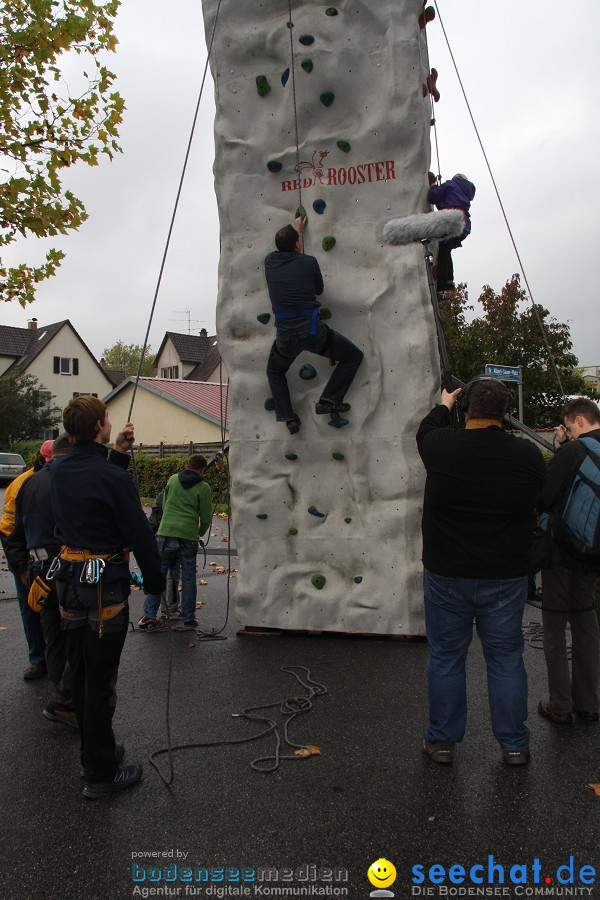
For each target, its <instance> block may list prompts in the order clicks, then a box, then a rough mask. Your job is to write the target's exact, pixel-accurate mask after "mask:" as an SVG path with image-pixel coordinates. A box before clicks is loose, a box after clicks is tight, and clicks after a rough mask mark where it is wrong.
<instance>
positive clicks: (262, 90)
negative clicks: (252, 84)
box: [256, 75, 271, 97]
mask: <svg viewBox="0 0 600 900" xmlns="http://www.w3.org/2000/svg"><path fill="white" fill-rule="evenodd" d="M256 90H257V91H258V96H259V97H266V96H267V94H268V93H269V91H270V90H271V85H270V84H269V82H268V81H267V76H266V75H257V76H256Z"/></svg>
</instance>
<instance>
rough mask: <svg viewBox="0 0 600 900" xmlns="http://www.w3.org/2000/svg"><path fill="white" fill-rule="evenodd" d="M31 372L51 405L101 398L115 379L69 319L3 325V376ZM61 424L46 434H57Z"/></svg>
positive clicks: (0, 361)
mask: <svg viewBox="0 0 600 900" xmlns="http://www.w3.org/2000/svg"><path fill="white" fill-rule="evenodd" d="M12 374H19V375H32V376H34V377H35V378H37V380H38V382H39V385H40V387H41V388H42V389H43V390H44V391H46V392H47V402H48V405H49V406H52V407H58V408H59V409H64V407H65V406H66V405H67V403H68V402H69V400H71V398H72V397H77V396H79V395H81V394H91V395H92V396H94V397H100V398H101V399H102V398H103V397H105V396H106V394H108V393H109V392H110V391H111V390H112V389H113V387H114V385H113V382H112V381H111V379H110V378H109V376H108V374H107V373H106V372H105V371H104V369H103V368H102V366H101V365H100V364H99V362H98V361H97V360H96V358H95V357H94V355H93V354H92V353H91V351H90V350H89V349H88V347H87V346H86V344H85V343H84V341H83V340H82V339H81V337H80V336H79V334H78V333H77V331H76V330H75V328H74V327H73V325H72V324H71V322H70V321H69V320H68V319H65V320H64V321H63V322H54V323H53V324H52V325H44V326H43V327H38V322H37V319H30V321H29V322H28V327H27V328H16V327H14V326H11V325H0V378H6V377H7V376H8V375H12ZM58 432H59V428H58V426H57V427H56V428H54V429H52V430H51V431H50V432H48V433H47V434H45V435H44V437H46V438H51V437H55V436H56V435H57V434H58Z"/></svg>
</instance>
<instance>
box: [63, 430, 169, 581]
mask: <svg viewBox="0 0 600 900" xmlns="http://www.w3.org/2000/svg"><path fill="white" fill-rule="evenodd" d="M115 463H116V465H115ZM128 463H129V456H128V455H127V454H126V453H118V452H116V451H114V450H112V451H111V453H110V462H109V456H108V450H107V448H106V447H105V446H104V445H103V444H97V443H95V442H93V441H86V442H85V443H83V444H75V445H74V446H73V449H72V450H70V451H69V452H68V453H66V454H65V455H64V456H62V457H60V458H59V459H56V460H55V461H54V462H53V464H52V467H51V469H50V486H51V496H52V509H53V511H54V515H55V517H56V532H55V533H56V537H57V542H58V543H59V544H66V545H67V546H69V547H79V548H82V549H85V550H93V551H95V552H97V553H104V552H106V551H109V550H118V549H121V548H123V547H132V548H133V552H134V554H135V559H136V562H137V564H138V565H139V567H140V569H141V570H142V576H143V579H144V587H145V588H146V590H147V591H148V593H151V594H160V593H161V592H162V591H163V589H164V586H165V579H164V576H163V575H162V574H161V571H160V555H159V552H158V547H157V545H156V538H155V537H154V534H153V533H152V529H151V528H150V525H149V523H148V519H147V518H146V516H145V515H144V511H143V509H142V505H141V503H140V498H139V497H138V495H137V492H136V490H135V487H134V485H133V482H132V480H131V478H130V477H129V475H128V474H127V471H126V469H127V465H128ZM103 578H104V580H105V581H109V580H113V579H114V578H127V579H129V567H128V566H120V565H113V566H107V568H106V570H105V574H104V575H103Z"/></svg>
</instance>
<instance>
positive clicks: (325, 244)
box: [321, 234, 335, 250]
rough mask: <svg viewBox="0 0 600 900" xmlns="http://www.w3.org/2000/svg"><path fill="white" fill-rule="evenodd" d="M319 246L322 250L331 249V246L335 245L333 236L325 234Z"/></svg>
mask: <svg viewBox="0 0 600 900" xmlns="http://www.w3.org/2000/svg"><path fill="white" fill-rule="evenodd" d="M321 247H322V248H323V250H331V249H332V247H335V238H334V236H333V235H332V234H326V235H325V237H324V238H323V240H322V241H321Z"/></svg>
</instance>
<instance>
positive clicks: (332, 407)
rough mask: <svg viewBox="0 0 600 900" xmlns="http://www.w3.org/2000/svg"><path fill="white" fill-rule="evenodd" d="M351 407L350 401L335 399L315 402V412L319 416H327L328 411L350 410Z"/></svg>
mask: <svg viewBox="0 0 600 900" xmlns="http://www.w3.org/2000/svg"><path fill="white" fill-rule="evenodd" d="M349 409H351V406H350V404H349V403H335V402H334V401H333V400H319V401H317V403H315V412H316V413H317V415H318V416H326V415H327V414H328V413H341V412H348V410H349Z"/></svg>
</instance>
